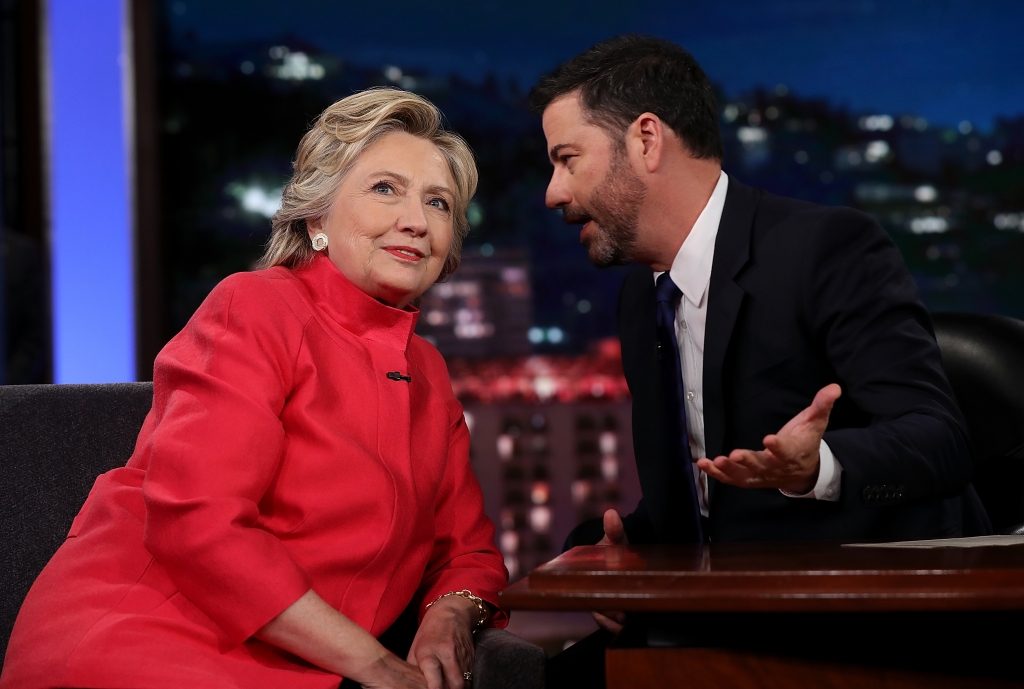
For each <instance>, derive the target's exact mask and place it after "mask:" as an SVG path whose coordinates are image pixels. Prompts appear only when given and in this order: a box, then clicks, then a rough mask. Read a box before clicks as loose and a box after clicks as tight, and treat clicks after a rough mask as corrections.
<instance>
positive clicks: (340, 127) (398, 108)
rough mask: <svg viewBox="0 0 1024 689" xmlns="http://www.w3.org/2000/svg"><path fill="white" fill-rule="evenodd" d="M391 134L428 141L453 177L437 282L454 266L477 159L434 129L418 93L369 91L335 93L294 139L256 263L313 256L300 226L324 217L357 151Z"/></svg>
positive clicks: (436, 124)
mask: <svg viewBox="0 0 1024 689" xmlns="http://www.w3.org/2000/svg"><path fill="white" fill-rule="evenodd" d="M391 132H406V133H407V134H412V135H413V136H417V137H420V138H421V139H426V140H427V141H430V142H431V143H433V144H434V145H435V146H437V148H438V150H440V151H441V154H442V155H443V156H444V158H445V160H446V161H447V163H448V169H449V170H450V171H451V174H452V178H453V179H454V181H455V189H454V190H453V191H454V195H455V204H454V207H453V208H452V229H453V232H452V244H451V248H450V249H449V250H448V257H447V259H446V260H445V263H444V267H443V268H442V269H441V275H440V276H439V277H438V281H441V280H443V279H445V278H446V277H448V276H449V275H451V273H452V272H453V271H454V270H455V269H456V268H457V267H458V266H459V259H460V257H461V255H462V240H463V239H464V238H465V236H466V233H468V232H469V221H468V220H467V219H466V208H467V206H468V205H469V200H470V199H471V198H473V194H474V193H475V192H476V184H477V170H476V162H475V161H474V160H473V153H472V151H470V149H469V145H468V144H467V143H466V142H465V140H463V138H462V137H461V136H459V135H458V134H456V133H454V132H449V131H445V130H444V129H442V128H441V112H440V111H439V110H438V109H437V107H436V106H435V105H434V104H433V103H431V102H430V101H428V100H427V99H426V98H424V97H423V96H419V95H417V94H415V93H409V92H408V91H399V90H398V89H391V88H372V89H367V90H366V91H361V92H359V93H355V94H353V95H351V96H348V97H347V98H342V99H341V100H339V101H338V102H337V103H335V104H334V105H331V106H330V107H328V108H327V109H326V110H324V111H323V113H321V115H320V117H318V118H317V120H316V122H314V123H313V126H312V128H310V130H309V131H308V132H306V134H305V136H303V137H302V141H300V142H299V149H298V151H297V152H296V155H295V162H294V163H293V164H292V167H293V168H294V170H295V172H294V174H292V178H291V180H290V181H289V182H288V184H287V185H286V186H285V188H284V192H283V195H282V198H281V208H280V210H278V211H277V213H275V214H274V217H273V218H272V219H271V221H270V224H271V233H270V239H269V240H268V241H267V247H266V250H265V251H264V253H263V257H262V258H261V259H260V260H259V263H258V266H259V267H260V268H270V267H272V266H286V267H288V268H298V267H300V266H302V265H305V264H306V263H308V262H309V261H310V260H312V258H313V256H314V254H315V253H316V252H315V251H314V250H313V247H312V246H311V244H310V240H309V233H308V231H307V224H308V223H309V222H310V221H314V220H322V219H324V218H326V217H327V215H328V213H329V212H330V210H331V205H332V204H333V203H334V198H335V196H337V193H338V188H339V187H340V186H341V182H342V180H343V179H344V177H345V175H346V174H347V173H348V171H349V170H351V169H352V166H353V165H354V164H355V162H356V159H358V158H359V156H360V154H362V152H363V151H365V150H366V149H367V148H368V147H370V146H371V145H372V144H373V143H375V142H376V141H377V140H379V139H380V138H381V137H383V136H384V135H385V134H390V133H391Z"/></svg>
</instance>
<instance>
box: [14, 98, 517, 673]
mask: <svg viewBox="0 0 1024 689" xmlns="http://www.w3.org/2000/svg"><path fill="white" fill-rule="evenodd" d="M476 182H477V172H476V168H475V165H474V162H473V158H472V154H471V153H470V151H469V149H468V147H467V146H466V144H465V143H464V142H463V140H462V139H460V138H459V137H458V136H456V135H455V134H452V133H449V132H445V131H443V130H442V129H441V127H440V117H439V113H438V111H437V110H436V108H435V107H434V106H433V105H431V104H430V103H429V102H428V101H426V100H425V99H423V98H421V97H419V96H416V95H415V94H411V93H405V92H401V91H394V90H370V91H365V92H362V93H358V94H355V95H353V96H350V97H348V98H345V99H343V100H341V101H339V102H337V103H335V104H334V105H332V106H331V107H330V108H328V109H327V110H326V111H325V112H324V113H323V114H322V115H321V116H320V118H319V119H318V121H317V122H316V124H315V125H314V126H313V128H312V129H311V130H310V131H309V132H308V133H307V134H306V135H305V137H304V138H303V139H302V142H301V144H300V145H299V150H298V155H297V157H296V160H295V174H294V176H293V177H292V180H291V181H290V182H289V184H288V186H287V187H286V188H285V192H284V199H283V201H282V207H281V210H280V211H279V212H278V213H277V215H276V216H274V220H273V233H272V236H271V239H270V242H269V244H268V247H267V251H266V254H265V256H264V258H263V266H264V268H265V269H264V270H259V271H256V272H252V273H240V274H237V275H233V276H231V277H229V278H227V279H226V280H224V281H223V282H221V283H220V284H219V285H218V286H217V287H216V288H215V289H214V290H213V292H212V293H211V294H210V295H209V297H207V299H206V301H205V302H203V304H202V306H201V307H200V308H199V310H198V311H197V312H196V313H195V315H194V316H193V317H192V319H191V320H190V321H189V322H188V324H187V325H186V326H185V328H184V330H182V331H181V332H180V333H179V334H178V335H177V336H176V337H175V338H174V339H173V340H171V342H170V343H168V345H167V346H166V347H165V348H164V349H163V351H162V352H161V353H160V355H159V356H158V357H157V359H156V365H155V371H154V385H153V391H154V399H153V409H152V411H151V412H150V414H149V416H148V417H147V419H146V422H145V424H144V426H143V428H142V432H141V433H140V435H139V439H138V443H137V444H136V447H135V453H134V454H133V455H132V458H131V459H130V460H129V462H128V464H127V466H125V467H124V468H121V469H116V470H114V471H111V472H109V473H107V474H104V475H102V476H100V478H99V479H98V480H97V481H96V484H95V486H94V488H93V490H92V492H91V494H90V495H89V498H88V499H87V500H86V503H85V505H84V506H83V508H82V510H81V512H80V513H79V515H78V517H77V518H76V519H75V521H74V523H73V525H72V527H71V531H70V533H69V534H68V539H67V541H66V542H65V544H64V545H63V546H62V547H61V548H60V550H58V551H57V554H56V555H55V556H54V558H53V559H52V560H51V561H50V563H49V564H48V565H47V567H46V569H44V570H43V572H42V574H41V575H40V576H39V579H38V580H37V581H36V583H35V585H34V586H33V587H32V590H31V591H30V593H29V595H28V598H27V599H26V601H25V603H24V605H23V607H22V609H21V612H20V614H19V617H18V620H17V623H16V624H15V627H14V632H13V634H12V636H11V640H10V645H9V646H8V650H7V657H6V662H5V666H4V670H3V676H2V678H0V687H2V689H15V688H18V689H21V688H30V687H106V688H108V689H113V688H116V687H125V688H132V689H143V688H153V689H157V688H162V687H166V688H168V689H182V687H188V688H189V689H199V688H201V687H217V688H218V689H220V688H222V687H261V688H263V689H266V688H272V687H282V688H283V687H287V688H289V689H292V688H296V687H298V688H305V687H309V688H314V687H317V688H319V687H324V688H327V687H337V686H338V682H339V677H348V678H352V679H354V680H356V681H358V682H360V683H362V684H363V686H366V687H419V686H430V687H432V688H433V687H442V686H446V687H461V686H463V684H464V682H465V681H466V680H467V679H469V678H470V677H471V675H469V670H470V668H471V667H472V654H473V642H472V631H473V630H474V629H475V628H477V626H479V625H480V624H485V623H488V624H496V625H504V623H505V619H506V618H505V616H504V615H503V614H502V613H501V612H500V611H499V610H498V608H497V596H496V594H497V592H498V590H500V589H501V588H502V587H503V586H504V585H505V583H506V579H507V573H506V571H505V569H504V566H503V564H502V560H501V556H500V555H499V554H498V552H497V551H496V550H495V547H494V544H493V533H494V532H493V527H492V525H491V524H490V522H489V521H488V520H487V518H486V517H485V516H484V513H483V500H482V497H481V493H480V488H479V486H478V484H477V481H476V479H475V478H474V476H473V473H472V471H471V469H470V465H469V459H468V449H469V435H468V433H467V430H466V424H465V422H464V420H463V415H462V409H461V407H460V405H459V403H458V401H457V400H456V399H455V397H454V396H453V395H452V391H451V384H450V382H449V380H448V374H447V370H446V368H445V365H444V362H443V360H442V359H441V356H440V355H439V354H438V352H437V351H436V350H435V349H434V348H433V347H431V346H430V345H429V344H428V343H427V342H425V341H424V340H422V339H421V338H419V337H417V336H416V335H414V334H413V328H414V327H415V324H416V318H417V315H418V312H417V311H416V309H415V308H414V307H413V305H412V304H413V301H414V300H415V299H416V298H417V297H418V296H420V295H421V294H422V293H423V292H424V291H425V290H426V289H427V288H428V287H430V285H432V284H433V283H434V282H435V281H437V280H438V279H441V278H443V277H444V276H446V275H448V274H449V273H450V272H451V271H452V270H454V268H455V267H456V266H457V265H458V262H459V250H460V245H461V240H462V237H464V236H465V233H466V231H467V229H468V224H467V222H466V216H465V211H466V206H467V204H468V202H469V199H470V198H471V197H472V195H473V192H474V191H475V189H476ZM410 603H414V604H415V605H416V606H417V608H418V611H419V615H420V624H419V628H418V631H417V633H416V637H415V640H414V642H413V645H412V649H411V651H410V652H409V655H408V658H407V661H404V660H402V659H400V658H398V657H396V656H395V655H393V654H392V653H390V652H389V651H387V650H385V649H384V647H383V646H382V645H381V644H380V643H378V641H377V639H376V638H375V637H376V636H378V635H380V634H381V632H383V631H384V630H385V629H386V628H388V627H389V626H390V625H391V624H392V623H393V622H394V621H395V620H396V618H397V617H398V616H399V614H400V613H401V612H402V611H403V609H405V608H406V607H407V606H408V605H409V604H410Z"/></svg>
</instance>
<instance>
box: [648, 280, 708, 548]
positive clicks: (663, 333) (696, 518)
mask: <svg viewBox="0 0 1024 689" xmlns="http://www.w3.org/2000/svg"><path fill="white" fill-rule="evenodd" d="M656 284H657V293H658V361H659V364H660V366H661V379H662V381H663V389H664V391H665V402H666V410H665V412H666V421H667V422H668V428H669V433H670V441H669V452H670V453H671V454H670V456H671V458H672V460H674V461H677V462H679V464H680V466H681V469H682V472H683V482H684V484H685V485H683V486H682V487H681V488H682V493H683V494H682V495H679V496H678V499H679V500H680V501H681V502H682V506H681V508H680V510H681V512H682V525H681V529H682V533H681V534H680V540H681V541H682V542H684V543H686V542H689V543H703V542H704V534H703V531H702V529H701V519H700V517H701V514H700V500H699V499H698V498H697V483H696V481H695V480H694V475H693V456H692V455H691V454H690V436H689V434H688V433H687V432H686V393H685V391H684V389H683V370H682V367H681V366H680V363H679V343H678V342H677V341H676V304H678V303H679V298H680V297H681V296H682V294H683V293H682V292H681V291H680V290H679V288H678V287H676V283H674V282H672V278H671V277H669V274H668V271H666V272H664V273H662V274H661V275H659V276H658V281H657V283H656Z"/></svg>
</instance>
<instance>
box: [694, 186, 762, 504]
mask: <svg viewBox="0 0 1024 689" xmlns="http://www.w3.org/2000/svg"><path fill="white" fill-rule="evenodd" d="M759 197H760V192H758V191H756V190H754V189H751V188H750V187H748V186H746V185H743V184H740V183H739V182H737V181H736V180H735V179H733V178H730V179H729V190H728V192H727V194H726V197H725V208H724V209H723V210H722V220H721V222H720V223H719V225H718V236H717V238H716V239H715V257H714V260H713V261H712V264H711V283H710V285H709V292H708V311H707V323H706V326H705V331H704V446H705V449H706V451H707V455H708V457H710V458H712V459H713V458H715V457H717V456H718V455H720V454H722V451H723V449H724V448H723V443H724V442H725V413H726V410H725V397H724V385H723V382H724V381H723V376H724V373H725V371H724V366H725V358H726V352H727V351H728V348H729V340H730V338H731V337H732V332H733V328H734V327H735V325H736V318H737V316H738V315H739V312H740V306H741V305H742V303H743V296H744V294H745V293H744V291H743V289H742V288H741V287H740V286H739V285H738V284H736V281H735V277H736V275H737V273H739V271H740V270H741V269H742V268H743V266H745V265H746V264H747V261H748V260H749V259H750V236H751V231H752V228H753V222H754V211H755V209H756V208H757V202H758V199H759ZM715 483H716V482H715V481H711V484H712V485H711V492H712V494H713V492H714V487H715Z"/></svg>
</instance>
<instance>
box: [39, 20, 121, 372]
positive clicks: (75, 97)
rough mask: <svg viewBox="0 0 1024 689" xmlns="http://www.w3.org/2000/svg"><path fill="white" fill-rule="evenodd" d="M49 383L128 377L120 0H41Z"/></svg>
mask: <svg viewBox="0 0 1024 689" xmlns="http://www.w3.org/2000/svg"><path fill="white" fill-rule="evenodd" d="M47 20H48V32H49V35H48V42H49V45H48V49H49V68H50V125H51V129H50V150H51V157H50V199H51V204H52V205H51V232H52V235H51V247H52V249H51V251H52V254H51V260H52V273H53V329H54V338H53V345H54V346H53V350H54V366H53V370H54V381H55V382H57V383H100V382H118V381H130V380H135V328H134V312H133V309H134V306H133V301H134V300H133V291H134V290H133V272H132V264H133V258H132V253H133V252H132V231H131V201H130V189H129V183H130V179H129V175H128V152H127V148H126V144H127V140H128V139H127V136H126V122H125V112H126V108H125V90H124V89H125V86H126V85H125V84H124V83H123V81H124V80H123V75H124V73H125V71H124V70H123V68H122V61H123V60H124V59H127V58H126V57H124V54H125V51H124V48H125V45H124V44H125V33H124V22H125V14H124V8H123V4H122V1H121V0H48V3H47Z"/></svg>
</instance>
